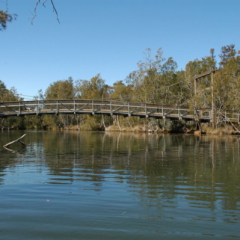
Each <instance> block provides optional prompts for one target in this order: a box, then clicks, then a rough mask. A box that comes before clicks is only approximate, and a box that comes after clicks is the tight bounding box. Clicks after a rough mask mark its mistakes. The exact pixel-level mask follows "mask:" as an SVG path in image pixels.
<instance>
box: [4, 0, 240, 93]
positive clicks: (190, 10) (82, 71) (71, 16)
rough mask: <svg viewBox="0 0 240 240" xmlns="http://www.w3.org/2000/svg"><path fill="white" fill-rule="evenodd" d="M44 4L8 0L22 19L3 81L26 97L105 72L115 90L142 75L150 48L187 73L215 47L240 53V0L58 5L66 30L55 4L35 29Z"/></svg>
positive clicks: (11, 34) (68, 0)
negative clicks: (136, 74)
mask: <svg viewBox="0 0 240 240" xmlns="http://www.w3.org/2000/svg"><path fill="white" fill-rule="evenodd" d="M5 1H6V0H0V9H5ZM36 1H37V0H8V8H9V12H10V13H16V14H18V18H17V21H14V22H12V23H10V24H9V25H8V28H7V30H5V31H2V32H0V80H2V81H3V82H4V83H5V84H6V85H7V87H8V88H10V87H12V86H14V87H15V88H16V89H17V91H18V93H20V94H24V95H30V96H32V95H37V92H38V90H39V89H43V91H45V90H46V88H47V87H48V86H49V85H50V84H51V83H53V82H55V81H58V80H64V79H68V77H69V76H71V77H72V78H73V79H74V80H77V79H88V80H89V79H90V78H92V77H93V76H95V75H96V74H98V73H100V74H101V77H102V78H103V79H105V81H106V83H107V84H109V85H112V84H113V83H114V82H115V81H117V80H124V79H125V78H126V76H127V75H128V74H129V73H130V72H132V71H134V70H136V69H137V62H138V61H140V60H143V57H144V55H143V52H144V50H145V49H146V48H151V49H152V54H153V56H154V54H155V53H156V50H157V49H158V48H160V47H162V49H163V52H164V57H165V58H168V57H173V59H174V60H175V61H176V62H177V64H178V69H179V70H180V69H184V68H185V65H186V64H187V63H188V61H190V60H194V59H196V58H198V59H201V58H202V57H205V56H207V55H209V50H210V48H214V49H215V53H216V55H218V54H219V53H220V50H221V47H222V46H225V45H229V44H235V46H236V49H237V50H239V49H240V42H239V40H240V31H239V25H240V14H239V9H240V0H54V3H55V6H56V9H57V11H58V15H59V20H60V24H59V23H58V22H57V20H56V15H55V14H54V13H53V10H52V6H51V3H50V0H48V2H47V3H46V8H44V7H43V6H42V5H39V7H38V9H37V14H38V15H37V17H36V18H35V20H34V23H33V25H31V21H30V19H31V18H32V16H33V11H34V6H35V3H36ZM43 1H44V0H42V2H43Z"/></svg>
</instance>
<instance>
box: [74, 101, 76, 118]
mask: <svg viewBox="0 0 240 240" xmlns="http://www.w3.org/2000/svg"><path fill="white" fill-rule="evenodd" d="M75 114H76V100H75V99H74V115H75Z"/></svg>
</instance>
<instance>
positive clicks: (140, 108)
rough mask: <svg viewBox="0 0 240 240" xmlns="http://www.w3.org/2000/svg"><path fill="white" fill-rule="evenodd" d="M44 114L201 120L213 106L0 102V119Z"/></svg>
mask: <svg viewBox="0 0 240 240" xmlns="http://www.w3.org/2000/svg"><path fill="white" fill-rule="evenodd" d="M43 114H91V115H95V114H103V115H109V116H112V115H122V116H124V117H128V116H137V117H140V118H157V119H164V118H168V119H185V120H187V121H190V120H197V119H198V118H199V120H200V121H201V122H209V121H211V116H212V114H211V109H200V110H198V111H197V112H195V111H193V110H190V109H189V108H188V107H182V106H173V105H155V104H145V103H132V102H119V101H97V100H46V101H20V102H1V103H0V118H5V117H11V116H27V115H43Z"/></svg>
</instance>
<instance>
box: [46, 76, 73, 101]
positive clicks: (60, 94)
mask: <svg viewBox="0 0 240 240" xmlns="http://www.w3.org/2000/svg"><path fill="white" fill-rule="evenodd" d="M45 97H46V100H50V99H54V100H57V99H74V97H75V92H74V86H73V79H72V78H71V77H69V78H68V80H60V81H57V82H54V83H52V84H50V86H49V87H48V88H47V90H46V92H45Z"/></svg>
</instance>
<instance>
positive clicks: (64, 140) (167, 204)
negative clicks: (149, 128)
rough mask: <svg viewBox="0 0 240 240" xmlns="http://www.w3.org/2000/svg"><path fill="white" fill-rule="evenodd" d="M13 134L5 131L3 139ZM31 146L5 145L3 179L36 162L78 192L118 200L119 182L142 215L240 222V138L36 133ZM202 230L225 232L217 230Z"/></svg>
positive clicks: (52, 179) (44, 175) (44, 174)
mask: <svg viewBox="0 0 240 240" xmlns="http://www.w3.org/2000/svg"><path fill="white" fill-rule="evenodd" d="M13 135H14V134H13V133H12V136H9V135H6V136H5V135H4V134H2V138H1V141H3V140H4V142H7V141H8V139H9V138H10V137H12V138H14V137H13ZM26 143H28V144H27V148H26V150H25V152H22V153H21V156H20V155H19V154H15V155H14V154H12V153H9V152H6V151H4V150H3V149H1V150H0V151H1V152H0V154H1V157H0V159H1V161H0V184H3V183H4V181H6V179H7V178H6V174H8V172H9V169H12V170H11V171H12V172H13V171H15V172H16V173H18V172H19V171H20V170H19V166H20V165H21V164H22V165H23V166H24V167H25V168H27V167H28V170H26V169H25V168H24V169H25V170H24V171H25V173H26V172H27V173H29V168H30V167H31V168H33V169H32V170H31V171H33V173H34V174H36V173H39V174H41V178H38V179H37V180H36V181H38V182H40V183H43V184H46V183H47V184H49V185H56V184H57V185H61V186H62V185H65V184H67V185H74V184H77V186H78V191H87V190H88V191H89V190H90V191H94V192H96V193H98V194H101V193H102V194H104V193H105V191H106V189H108V188H109V187H111V189H112V186H114V188H113V189H112V191H113V196H111V197H112V198H114V197H115V196H114V195H116V199H117V198H118V194H119V192H118V189H115V187H116V186H117V188H119V191H120V189H124V191H126V192H127V194H129V196H128V197H129V198H130V200H129V202H130V201H135V202H136V203H137V205H138V206H140V207H143V208H144V209H145V211H142V212H138V215H139V218H140V219H142V220H144V219H148V220H149V219H151V220H156V219H158V220H164V221H166V220H167V221H168V220H169V221H176V220H177V223H179V222H181V219H182V218H183V215H185V217H186V216H187V219H188V221H189V224H190V225H191V224H193V223H196V222H204V223H206V222H219V221H220V222H221V221H222V222H225V223H229V224H239V222H240V212H239V210H240V181H239V180H240V175H239V170H240V160H239V156H240V155H239V151H240V150H239V149H240V147H239V145H240V138H239V137H236V136H235V137H233V136H222V137H219V136H202V137H201V136H190V135H155V134H150V135H148V134H133V133H96V132H80V133H79V132H39V133H36V132H28V133H27V136H26ZM0 144H1V145H3V144H2V143H0ZM33 166H34V167H33ZM21 169H22V168H21ZM35 177H36V175H34V178H35ZM9 179H10V177H9V178H8V181H11V180H9ZM32 181H33V180H32ZM121 191H122V190H121ZM132 211H133V210H132ZM178 221H179V222H178ZM191 226H192V225H191ZM192 227H193V229H194V226H192ZM169 231H170V230H168V229H166V232H169ZM176 231H177V230H176ZM193 231H194V230H193ZM231 231H233V232H232V234H233V235H234V236H235V237H239V236H240V234H237V233H236V229H231ZM202 234H207V235H208V236H217V234H216V233H214V234H212V235H211V231H210V230H209V231H208V230H206V232H202ZM219 234H220V236H227V235H226V234H225V233H219Z"/></svg>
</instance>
